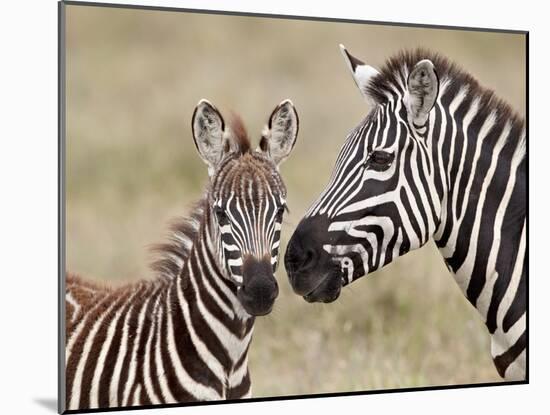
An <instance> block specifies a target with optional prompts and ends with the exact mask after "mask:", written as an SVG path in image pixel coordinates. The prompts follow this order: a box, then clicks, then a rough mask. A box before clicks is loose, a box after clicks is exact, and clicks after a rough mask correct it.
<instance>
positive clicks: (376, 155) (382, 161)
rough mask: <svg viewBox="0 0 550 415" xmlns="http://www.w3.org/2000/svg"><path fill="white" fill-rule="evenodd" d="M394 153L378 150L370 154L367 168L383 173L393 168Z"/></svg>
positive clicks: (366, 163)
mask: <svg viewBox="0 0 550 415" xmlns="http://www.w3.org/2000/svg"><path fill="white" fill-rule="evenodd" d="M393 158H394V155H393V153H388V152H387V151H381V150H376V151H373V152H372V153H371V154H369V157H368V158H367V161H366V162H365V167H371V168H373V169H374V170H378V171H382V170H385V169H387V168H388V167H390V166H391V163H392V162H393Z"/></svg>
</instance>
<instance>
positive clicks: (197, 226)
mask: <svg viewBox="0 0 550 415" xmlns="http://www.w3.org/2000/svg"><path fill="white" fill-rule="evenodd" d="M192 129H193V138H194V142H195V145H196V147H197V150H198V152H199V154H200V155H201V157H202V159H203V160H204V161H205V163H206V164H207V166H208V172H209V176H210V181H209V184H208V187H207V189H206V192H205V195H204V196H203V198H202V200H201V201H200V202H199V203H198V204H197V206H196V207H195V209H194V211H193V212H192V214H191V216H190V218H189V219H186V220H181V221H179V222H177V223H175V224H174V225H173V226H172V228H171V232H172V234H171V239H170V240H169V242H168V243H165V244H162V245H159V246H158V247H157V250H158V251H159V252H160V254H161V257H160V259H159V260H157V261H156V262H155V263H154V264H153V269H154V270H155V271H156V274H157V277H156V278H155V279H153V280H148V281H145V280H144V281H141V282H138V283H134V284H130V285H127V286H124V287H120V288H109V287H106V286H100V285H97V284H93V283H91V282H87V281H85V280H83V279H81V278H79V277H76V276H73V275H68V276H67V290H66V334H67V335H66V362H65V363H66V398H67V399H66V407H67V409H90V408H107V407H120V406H122V407H124V406H132V405H147V404H159V403H177V402H190V401H198V400H216V399H237V398H243V397H249V396H250V375H249V371H248V348H249V345H250V340H251V337H252V331H253V325H254V318H255V316H261V315H265V314H268V313H269V312H270V311H271V310H272V307H273V304H274V301H275V298H276V297H277V295H278V286H277V282H276V280H275V277H274V272H275V269H276V267H277V263H278V254H279V244H280V236H281V223H282V219H283V214H284V211H285V208H286V202H285V200H286V188H285V185H284V183H283V180H282V178H281V176H280V174H279V172H278V165H279V164H280V163H281V162H282V161H283V160H284V159H286V157H288V155H289V153H290V151H291V150H292V148H293V146H294V144H295V142H296V138H297V133H298V116H297V113H296V110H295V108H294V106H293V105H292V103H291V102H290V101H289V100H286V101H283V102H282V103H281V104H279V105H278V106H277V107H276V108H275V109H274V111H273V112H272V114H271V116H270V118H269V122H268V125H267V127H266V128H265V129H264V131H263V134H262V139H261V141H260V146H259V148H258V149H257V150H251V148H250V141H249V138H248V136H247V133H246V130H245V128H244V125H243V124H242V121H241V120H240V119H239V118H238V117H234V118H233V120H231V122H230V124H229V126H228V127H226V123H225V121H224V119H223V117H222V116H221V114H220V113H219V111H218V110H217V109H216V108H215V107H214V106H213V105H212V104H210V103H209V102H208V101H206V100H202V101H200V102H199V104H198V106H197V107H196V109H195V112H194V114H193V119H192Z"/></svg>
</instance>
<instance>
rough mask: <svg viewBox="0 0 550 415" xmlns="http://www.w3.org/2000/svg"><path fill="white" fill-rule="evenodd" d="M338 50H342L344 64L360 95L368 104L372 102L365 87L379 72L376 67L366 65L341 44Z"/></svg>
mask: <svg viewBox="0 0 550 415" xmlns="http://www.w3.org/2000/svg"><path fill="white" fill-rule="evenodd" d="M340 52H342V56H343V57H344V60H345V61H346V65H347V66H348V68H349V70H350V72H351V75H352V76H353V80H354V81H355V84H356V85H357V88H359V91H360V92H361V95H362V96H363V98H364V99H365V101H367V102H368V103H369V104H373V103H374V101H373V99H372V98H371V96H370V95H369V93H368V88H367V87H368V86H369V83H370V80H371V79H372V78H374V77H375V76H376V75H378V74H379V73H380V72H378V70H377V69H376V68H373V67H372V66H369V65H366V64H365V63H363V62H362V61H360V60H359V59H357V58H356V57H355V56H352V55H351V54H350V53H349V52H348V51H347V49H346V48H345V46H344V45H342V44H340Z"/></svg>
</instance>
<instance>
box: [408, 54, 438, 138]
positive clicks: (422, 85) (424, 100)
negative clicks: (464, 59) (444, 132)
mask: <svg viewBox="0 0 550 415" xmlns="http://www.w3.org/2000/svg"><path fill="white" fill-rule="evenodd" d="M438 94H439V79H438V77H437V73H436V71H435V67H434V64H433V63H432V61H430V60H429V59H424V60H421V61H420V62H418V63H417V64H416V65H415V66H414V68H413V70H412V71H411V73H410V74H409V77H408V79H407V92H406V94H405V99H404V101H405V105H406V106H407V112H408V114H409V117H410V119H411V120H412V122H413V123H414V125H416V126H418V127H421V126H423V125H424V124H426V121H427V120H428V116H429V114H430V111H431V110H432V108H433V107H434V105H435V102H436V100H437V95H438Z"/></svg>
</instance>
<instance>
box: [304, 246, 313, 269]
mask: <svg viewBox="0 0 550 415" xmlns="http://www.w3.org/2000/svg"><path fill="white" fill-rule="evenodd" d="M315 258H316V254H315V249H313V248H311V247H308V248H306V250H305V252H304V257H303V261H302V264H301V268H305V269H307V268H311V267H312V266H313V265H315Z"/></svg>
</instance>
